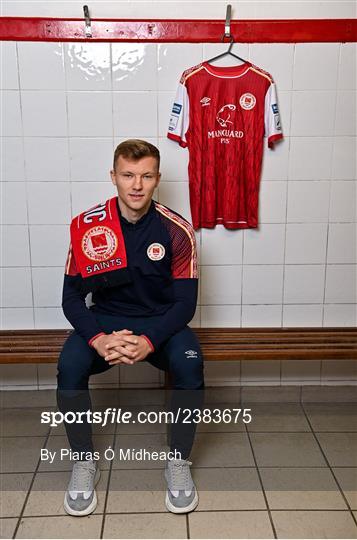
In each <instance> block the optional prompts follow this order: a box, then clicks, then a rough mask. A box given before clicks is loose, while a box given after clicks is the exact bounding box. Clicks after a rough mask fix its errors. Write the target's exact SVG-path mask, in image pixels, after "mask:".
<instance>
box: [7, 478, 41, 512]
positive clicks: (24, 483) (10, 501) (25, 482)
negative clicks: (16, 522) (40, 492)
mask: <svg viewBox="0 0 357 540" xmlns="http://www.w3.org/2000/svg"><path fill="white" fill-rule="evenodd" d="M32 477H33V474H32V473H29V474H2V475H1V477H0V487H1V504H0V514H1V517H16V516H19V515H20V512H21V509H22V506H23V504H24V501H25V498H26V494H27V492H28V489H29V487H30V484H31V480H32Z"/></svg>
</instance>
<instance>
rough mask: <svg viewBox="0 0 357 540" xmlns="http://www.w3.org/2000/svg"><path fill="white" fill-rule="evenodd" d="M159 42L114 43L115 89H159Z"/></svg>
mask: <svg viewBox="0 0 357 540" xmlns="http://www.w3.org/2000/svg"><path fill="white" fill-rule="evenodd" d="M157 47H158V46H157V44H156V43H112V70H113V89H114V90H147V89H148V88H150V89H152V90H156V89H157Z"/></svg>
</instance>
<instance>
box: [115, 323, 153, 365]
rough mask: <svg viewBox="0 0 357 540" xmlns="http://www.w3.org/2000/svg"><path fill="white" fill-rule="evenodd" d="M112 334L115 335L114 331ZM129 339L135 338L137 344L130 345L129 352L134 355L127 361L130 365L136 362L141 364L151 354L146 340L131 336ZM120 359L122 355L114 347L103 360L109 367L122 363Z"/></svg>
mask: <svg viewBox="0 0 357 540" xmlns="http://www.w3.org/2000/svg"><path fill="white" fill-rule="evenodd" d="M113 334H116V332H115V331H114V332H113ZM131 337H134V338H135V340H136V341H137V344H136V345H130V351H131V352H134V353H136V354H135V357H132V356H130V357H128V358H127V359H128V360H130V363H133V364H135V363H136V362H141V361H142V360H145V358H146V357H147V356H148V355H149V354H150V353H151V352H152V350H151V347H150V345H149V344H148V342H147V341H146V339H145V338H143V337H142V336H134V335H133V336H131ZM122 358H123V354H122V353H121V352H118V351H116V347H113V348H111V349H110V350H109V351H108V354H107V356H106V357H105V360H106V361H107V362H108V363H109V365H111V366H114V365H115V364H121V363H123V362H122Z"/></svg>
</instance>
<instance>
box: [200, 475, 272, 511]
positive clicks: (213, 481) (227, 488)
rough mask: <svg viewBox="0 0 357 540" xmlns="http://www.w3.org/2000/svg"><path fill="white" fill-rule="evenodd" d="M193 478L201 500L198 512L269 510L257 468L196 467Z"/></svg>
mask: <svg viewBox="0 0 357 540" xmlns="http://www.w3.org/2000/svg"><path fill="white" fill-rule="evenodd" d="M192 476H193V478H194V481H195V484H196V486H197V490H198V493H199V501H200V502H199V505H198V508H197V510H196V511H203V510H210V511H212V510H265V509H266V504H265V500H264V496H263V492H262V489H261V486H260V482H259V478H258V474H257V471H256V469H254V468H241V469H240V468H237V469H230V468H224V469H222V468H219V469H218V468H217V469H214V468H212V469H211V468H205V469H199V468H198V469H194V468H192Z"/></svg>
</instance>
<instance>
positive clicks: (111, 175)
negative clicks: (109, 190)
mask: <svg viewBox="0 0 357 540" xmlns="http://www.w3.org/2000/svg"><path fill="white" fill-rule="evenodd" d="M110 178H111V179H112V183H113V184H114V185H116V184H115V171H114V169H111V171H110Z"/></svg>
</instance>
